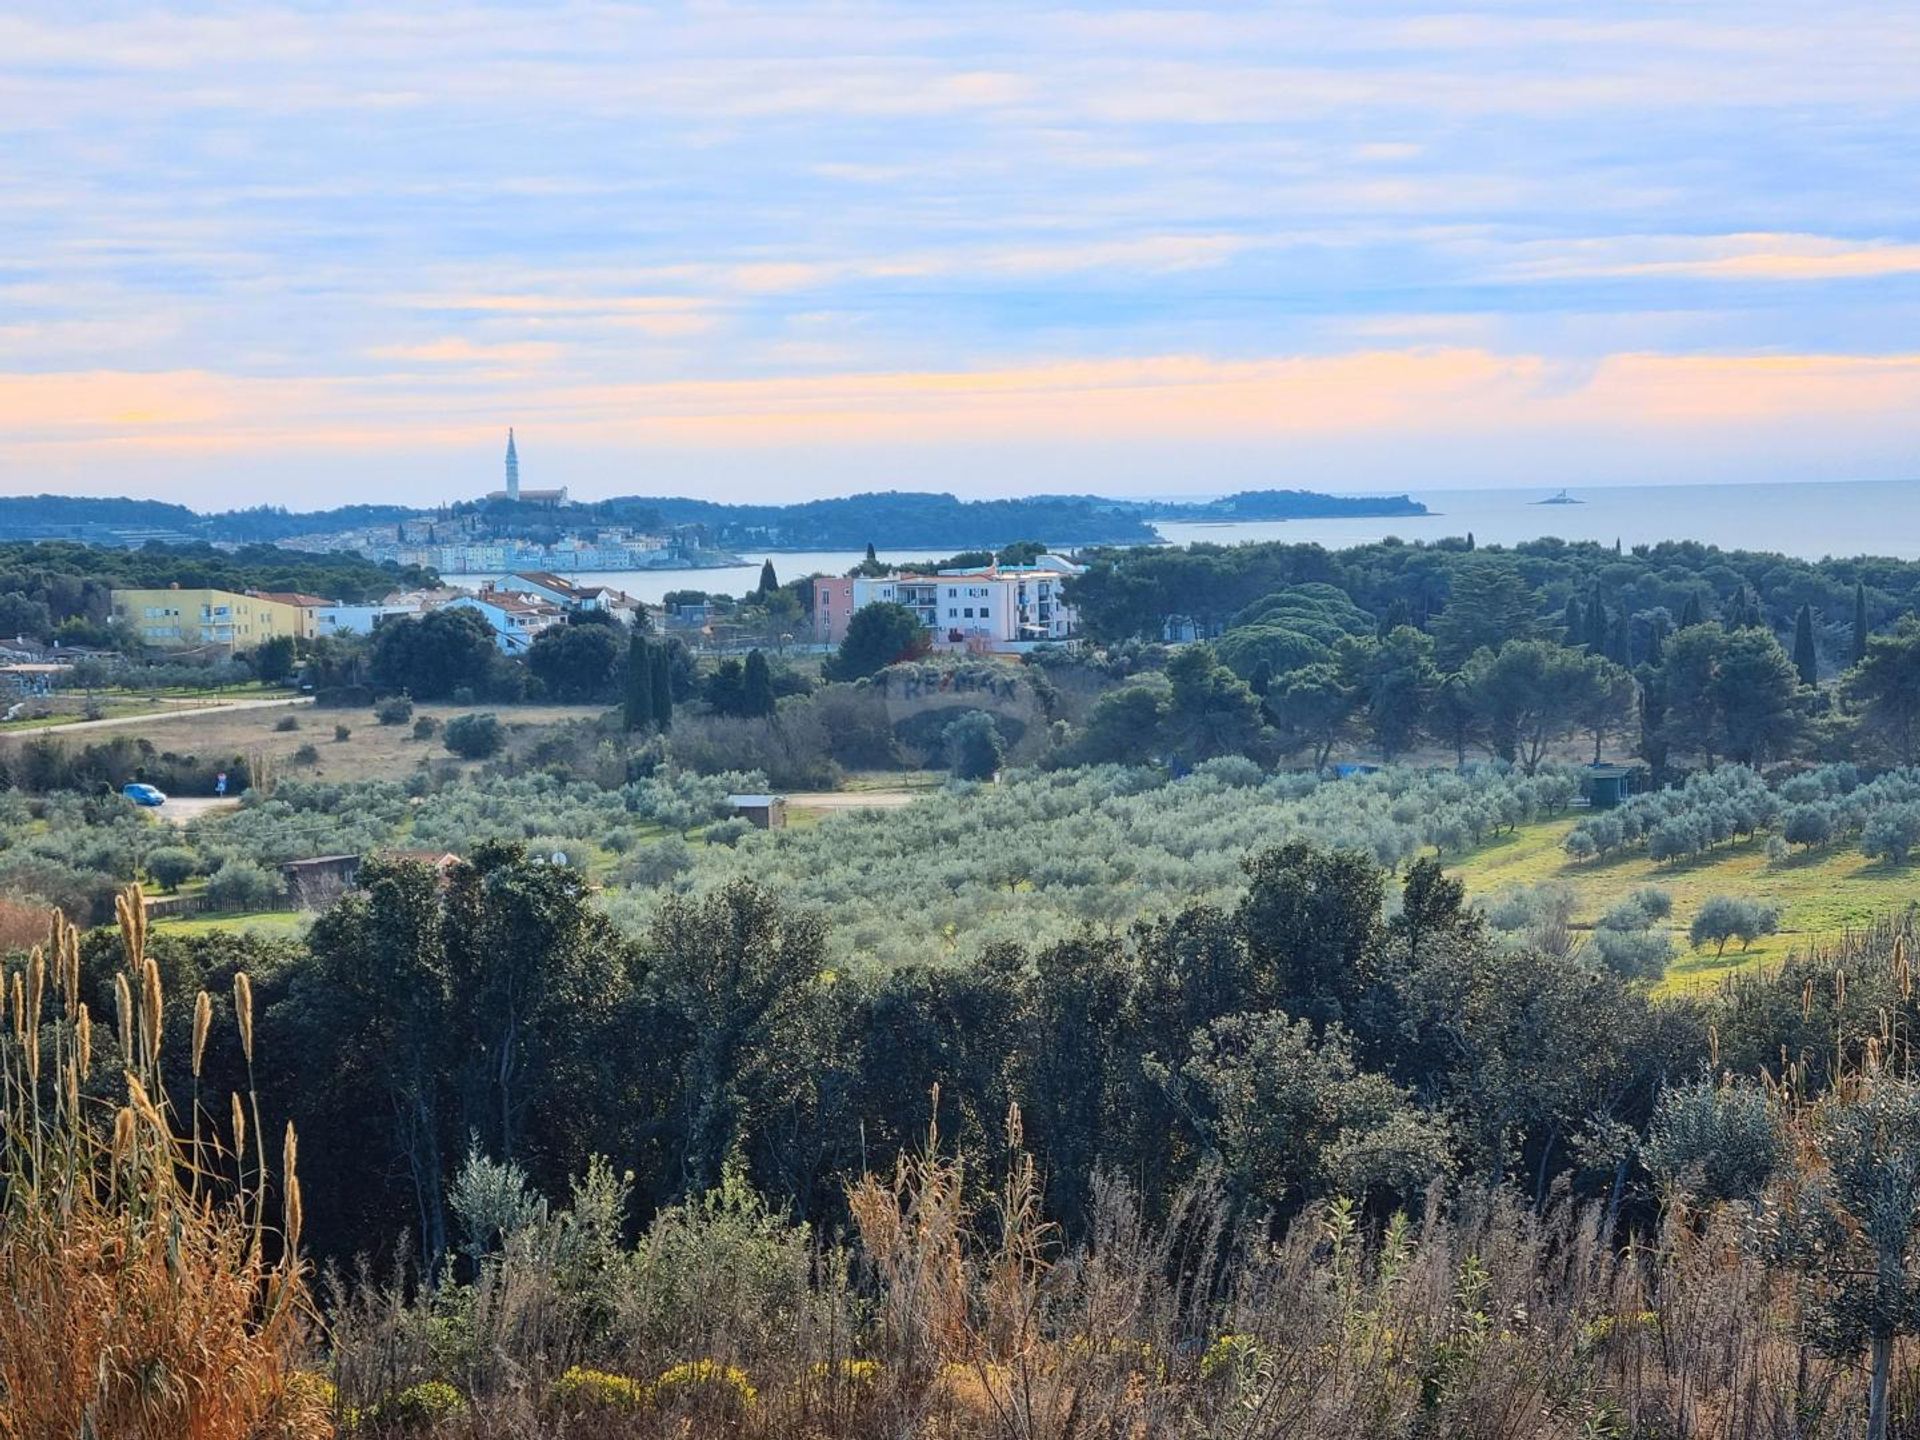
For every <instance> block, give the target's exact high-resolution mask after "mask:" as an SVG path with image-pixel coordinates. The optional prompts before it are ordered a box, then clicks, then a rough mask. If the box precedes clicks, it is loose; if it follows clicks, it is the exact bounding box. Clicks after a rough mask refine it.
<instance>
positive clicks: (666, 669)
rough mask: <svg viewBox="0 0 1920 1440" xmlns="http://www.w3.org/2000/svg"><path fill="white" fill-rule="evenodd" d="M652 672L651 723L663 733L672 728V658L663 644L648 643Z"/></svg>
mask: <svg viewBox="0 0 1920 1440" xmlns="http://www.w3.org/2000/svg"><path fill="white" fill-rule="evenodd" d="M647 648H648V650H649V651H650V652H651V658H652V661H653V663H652V664H651V665H649V666H648V667H647V668H648V669H649V670H650V671H651V672H652V680H653V684H652V687H651V688H652V691H653V696H652V699H653V725H654V728H655V729H656V730H658V731H660V732H661V734H663V735H664V734H665V733H666V732H667V731H669V730H671V729H672V728H673V660H672V657H671V656H669V655H668V654H667V647H666V646H664V645H650V646H648V647H647Z"/></svg>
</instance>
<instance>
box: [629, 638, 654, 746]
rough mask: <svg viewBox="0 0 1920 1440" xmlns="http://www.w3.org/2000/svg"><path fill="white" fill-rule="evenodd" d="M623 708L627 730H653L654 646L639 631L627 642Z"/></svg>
mask: <svg viewBox="0 0 1920 1440" xmlns="http://www.w3.org/2000/svg"><path fill="white" fill-rule="evenodd" d="M622 708H623V712H624V714H623V719H624V720H625V723H626V727H627V729H629V730H651V729H652V728H653V646H651V645H649V644H648V643H647V637H646V636H645V635H642V634H641V633H640V632H639V631H638V630H636V631H634V632H633V638H632V639H630V640H628V641H627V692H626V696H625V703H624V705H623V707H622Z"/></svg>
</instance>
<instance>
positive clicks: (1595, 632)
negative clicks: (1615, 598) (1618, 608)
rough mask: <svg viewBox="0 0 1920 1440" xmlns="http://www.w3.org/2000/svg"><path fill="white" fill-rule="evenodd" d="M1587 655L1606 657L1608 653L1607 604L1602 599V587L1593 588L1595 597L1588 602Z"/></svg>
mask: <svg viewBox="0 0 1920 1440" xmlns="http://www.w3.org/2000/svg"><path fill="white" fill-rule="evenodd" d="M1586 642H1587V653H1588V654H1589V655H1604V654H1606V653H1607V602H1606V601H1604V600H1602V599H1601V598H1600V587H1599V586H1598V585H1596V586H1594V587H1593V597H1592V598H1591V599H1590V600H1588V601H1587V634H1586Z"/></svg>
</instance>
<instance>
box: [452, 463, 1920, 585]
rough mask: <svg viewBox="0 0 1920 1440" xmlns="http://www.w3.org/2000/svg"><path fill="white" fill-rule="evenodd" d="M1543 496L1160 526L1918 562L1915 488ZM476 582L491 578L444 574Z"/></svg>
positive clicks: (724, 574)
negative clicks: (1344, 516) (1419, 509)
mask: <svg viewBox="0 0 1920 1440" xmlns="http://www.w3.org/2000/svg"><path fill="white" fill-rule="evenodd" d="M1551 493H1553V492H1552V491H1548V490H1537V491H1529V490H1434V491H1422V492H1416V493H1415V495H1414V498H1415V499H1416V500H1420V501H1422V502H1424V503H1425V504H1426V506H1427V508H1428V509H1429V510H1430V511H1432V512H1433V513H1432V514H1430V515H1424V516H1395V517H1392V518H1387V519H1356V520H1275V521H1261V522H1254V523H1247V524H1232V525H1171V524H1169V525H1162V526H1161V527H1160V533H1161V535H1162V536H1163V537H1164V538H1166V539H1167V540H1168V541H1170V542H1172V543H1174V544H1181V545H1184V544H1187V543H1189V542H1191V541H1195V540H1205V541H1210V542H1213V543H1216V544H1223V545H1230V544H1234V543H1237V542H1244V541H1250V540H1290V541H1299V542H1305V541H1313V542H1316V543H1318V544H1321V545H1325V546H1328V547H1329V548H1333V549H1338V548H1339V547H1341V546H1345V545H1360V544H1364V543H1365V542H1367V541H1369V540H1380V539H1384V538H1385V537H1387V536H1390V535H1392V536H1398V537H1399V538H1400V539H1402V540H1409V541H1411V540H1438V539H1442V538H1444V537H1446V536H1457V535H1465V534H1467V533H1469V532H1471V533H1472V535H1473V537H1474V540H1475V541H1476V542H1477V543H1479V544H1482V545H1511V544H1514V543H1515V542H1517V541H1521V540H1537V539H1540V538H1541V537H1543V536H1548V535H1553V536H1558V537H1559V538H1561V539H1563V540H1597V541H1600V542H1601V543H1603V544H1608V545H1611V544H1612V543H1613V542H1614V541H1615V540H1619V541H1620V542H1621V543H1622V544H1624V545H1628V546H1632V545H1639V544H1651V543H1653V542H1656V541H1660V540H1700V541H1704V542H1706V543H1709V544H1713V545H1719V546H1722V547H1724V548H1727V549H1737V550H1777V551H1780V552H1782V553H1784V554H1787V555H1795V556H1799V557H1801V558H1804V559H1809V560H1817V559H1820V558H1821V557H1823V556H1828V555H1891V556H1896V557H1898V558H1900V559H1904V560H1913V559H1920V481H1916V480H1888V481H1848V482H1839V483H1834V484H1822V485H1642V486H1625V485H1623V486H1613V487H1596V488H1594V489H1590V490H1575V491H1573V492H1572V495H1573V498H1575V499H1577V500H1580V501H1581V502H1583V503H1581V504H1578V505H1541V504H1539V503H1537V502H1538V501H1540V500H1541V499H1543V498H1545V497H1546V496H1547V495H1549V494H1551ZM862 553H863V552H859V551H852V550H845V551H784V552H783V551H774V552H772V553H771V555H770V557H761V556H758V555H756V556H754V557H752V563H751V564H747V565H732V566H726V567H723V568H719V569H712V570H622V571H614V572H608V573H595V574H591V575H586V576H583V577H581V578H585V579H591V580H594V581H596V582H598V583H601V584H607V585H615V586H618V587H619V588H620V589H622V590H625V591H626V592H627V593H628V594H630V595H632V596H634V597H635V598H637V599H640V600H645V601H648V602H650V603H653V604H658V603H659V601H660V599H661V597H662V596H664V595H665V594H666V593H667V592H668V591H669V590H711V591H717V592H720V593H722V594H728V595H739V594H742V593H744V592H745V591H747V590H750V589H752V588H753V587H754V586H755V585H756V584H758V583H759V580H760V561H761V559H762V558H771V559H772V561H773V565H774V569H775V571H776V572H777V573H778V574H779V576H780V578H781V579H782V580H787V579H791V578H793V577H794V576H796V575H807V574H813V573H822V574H829V575H838V574H843V573H844V572H845V571H846V570H848V569H849V568H851V567H852V566H854V565H857V564H858V563H859V562H860V560H861V558H862ZM879 554H880V558H881V559H882V560H886V561H889V562H894V563H902V562H906V561H913V560H925V559H927V558H929V557H928V556H927V555H925V554H923V553H921V552H919V551H906V550H882V551H880V552H879ZM448 578H449V579H450V580H451V581H452V582H453V583H454V584H462V585H473V584H478V583H479V582H480V581H481V580H484V579H490V578H494V577H490V576H478V575H458V576H450V577H448Z"/></svg>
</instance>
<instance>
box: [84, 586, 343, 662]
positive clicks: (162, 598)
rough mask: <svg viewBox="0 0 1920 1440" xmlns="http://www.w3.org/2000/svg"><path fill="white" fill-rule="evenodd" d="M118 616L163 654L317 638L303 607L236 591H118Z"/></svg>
mask: <svg viewBox="0 0 1920 1440" xmlns="http://www.w3.org/2000/svg"><path fill="white" fill-rule="evenodd" d="M113 614H114V618H115V619H116V620H119V621H121V622H123V623H124V624H126V625H127V626H128V627H130V628H131V629H132V630H133V632H134V634H136V635H138V636H139V637H140V638H141V639H142V640H143V641H145V642H146V643H147V644H149V645H153V646H156V647H158V648H161V649H176V650H177V649H193V648H198V647H200V646H205V645H224V646H226V647H227V648H229V649H232V650H251V649H253V648H254V647H255V646H256V645H262V644H265V643H266V642H267V641H269V640H271V639H273V638H274V637H275V636H278V635H285V636H287V637H288V638H289V639H298V638H300V637H301V636H303V635H310V634H311V633H312V617H311V615H310V614H309V613H308V611H306V610H305V609H303V608H302V607H300V606H298V605H289V604H287V603H285V602H284V601H281V600H270V599H268V598H267V597H266V596H264V595H236V594H234V593H233V592H232V591H231V590H182V589H180V588H179V587H178V586H170V587H169V588H167V589H165V590H115V591H114V592H113Z"/></svg>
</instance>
